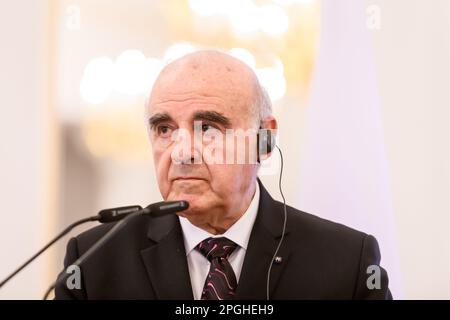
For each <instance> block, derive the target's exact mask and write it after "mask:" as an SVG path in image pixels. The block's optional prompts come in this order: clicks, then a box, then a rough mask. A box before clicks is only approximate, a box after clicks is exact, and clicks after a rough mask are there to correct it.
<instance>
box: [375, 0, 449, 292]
mask: <svg viewBox="0 0 450 320" xmlns="http://www.w3.org/2000/svg"><path fill="white" fill-rule="evenodd" d="M368 2H370V3H372V4H376V5H378V6H379V7H380V9H381V28H380V30H379V31H375V32H374V37H375V49H376V62H377V71H378V76H379V89H380V98H381V108H382V115H383V123H384V127H385V139H386V147H387V154H388V159H389V164H390V174H391V183H392V186H391V190H392V193H393V201H394V212H395V216H396V220H397V233H398V239H399V246H400V248H399V249H400V250H399V252H400V258H401V265H402V270H401V271H402V275H403V283H404V287H405V288H404V289H405V295H406V296H405V298H418V299H421V298H425V299H439V298H446V299H450V280H449V278H448V270H450V236H449V234H450V233H449V226H450V204H449V201H448V198H449V195H450V143H449V137H450V127H449V121H450V97H449V86H450V1H448V0H433V1H426V0H413V1H412V0H382V1H381V0H379V1H368Z"/></svg>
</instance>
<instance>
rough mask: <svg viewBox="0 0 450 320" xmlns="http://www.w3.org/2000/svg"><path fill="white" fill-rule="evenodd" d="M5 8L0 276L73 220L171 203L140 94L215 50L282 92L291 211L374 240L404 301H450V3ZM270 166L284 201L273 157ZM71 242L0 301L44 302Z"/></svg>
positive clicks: (20, 4)
mask: <svg viewBox="0 0 450 320" xmlns="http://www.w3.org/2000/svg"><path fill="white" fill-rule="evenodd" d="M0 5H1V10H0V39H1V41H2V44H1V51H0V70H1V72H0V99H1V100H0V101H1V111H2V114H1V117H0V146H1V147H0V151H1V166H0V178H1V181H2V183H1V185H0V194H1V199H2V202H1V203H2V206H3V207H2V210H1V223H0V261H1V263H0V279H3V278H5V277H6V276H7V275H8V274H9V273H10V272H12V271H13V270H14V269H15V268H16V267H17V266H18V265H19V264H21V263H22V262H24V261H25V260H26V259H27V258H28V257H29V256H31V255H32V254H33V253H34V252H36V251H37V250H38V249H40V248H41V247H42V246H43V245H44V244H45V243H46V242H47V241H49V240H50V239H51V238H52V237H53V236H54V235H56V234H57V233H58V232H59V231H61V230H62V229H63V228H64V227H65V226H67V225H68V224H70V223H72V222H73V221H75V220H77V219H80V218H83V217H87V216H90V215H94V214H96V213H97V212H98V211H99V210H100V209H103V208H108V207H114V206H121V205H128V204H140V205H147V204H149V203H152V202H155V201H160V200H161V199H162V198H161V196H160V194H159V190H158V186H157V184H156V180H155V175H154V167H153V160H152V157H151V146H150V144H149V142H148V140H147V132H146V129H145V125H144V103H145V99H146V97H147V96H148V94H149V92H150V91H151V87H152V84H153V81H154V79H155V77H156V76H157V74H158V72H159V70H161V68H162V67H163V66H164V65H165V64H166V63H168V62H170V61H172V60H173V59H176V58H178V57H181V56H182V55H184V54H186V53H189V52H192V51H195V50H198V49H204V48H217V49H220V50H223V51H226V52H229V53H230V54H232V55H234V56H235V57H237V58H239V59H241V60H243V61H244V62H245V63H247V64H249V65H250V66H251V67H252V68H253V69H254V70H255V72H256V74H257V76H258V78H259V80H260V82H261V83H262V84H263V86H265V87H266V89H267V90H268V92H269V95H270V97H271V99H272V101H273V104H274V114H275V116H276V117H277V119H278V121H279V126H280V130H279V137H278V144H279V145H280V147H281V148H282V150H283V154H284V165H285V167H284V170H285V171H284V174H283V191H284V193H285V196H286V200H287V203H288V204H290V205H292V206H295V207H297V208H299V209H301V210H304V211H307V212H310V213H313V214H316V215H319V216H321V217H324V218H327V219H331V220H333V221H337V222H341V223H344V224H346V225H349V226H351V227H354V228H356V229H359V230H362V231H364V232H367V233H370V234H373V235H374V236H375V237H376V238H377V239H378V241H379V244H380V250H381V254H382V261H381V264H382V265H383V266H384V267H385V268H386V269H387V270H388V274H389V276H390V287H391V290H392V292H393V295H394V298H403V299H450V280H449V279H448V276H447V270H449V269H450V236H449V235H448V226H449V225H450V216H449V215H450V205H449V204H448V200H447V199H448V196H449V190H450V150H449V143H448V137H449V136H450V129H449V128H448V121H449V119H450V110H449V107H450V98H449V95H448V86H449V83H450V79H449V78H450V61H449V58H448V57H450V2H448V1H446V0H434V1H432V2H430V1H425V0H389V1H388V0H339V1H336V0H321V1H320V0H259V1H258V0H223V1H222V0H165V1H163V0H127V1H124V0H123V1H107V0H70V1H69V0H59V1H58V0H40V1H32V0H16V1H6V0H2V1H0ZM264 169H265V170H262V172H261V179H262V181H263V183H264V184H265V185H266V186H267V188H268V189H269V191H270V193H271V194H272V196H273V197H274V198H276V199H281V196H280V194H279V190H278V178H279V176H278V174H279V158H278V154H274V155H273V156H272V158H271V159H269V160H268V163H266V165H265V168H264ZM94 225H95V224H91V225H87V226H86V227H84V228H82V227H80V228H78V229H76V230H75V231H74V232H72V233H71V235H76V234H78V233H80V232H81V231H83V230H86V229H87V228H90V227H92V226H94ZM69 237H70V236H67V237H66V238H65V239H63V240H62V241H61V242H60V243H58V244H57V245H55V246H54V247H52V249H50V250H49V251H48V252H46V253H45V254H44V255H43V256H42V257H40V258H39V260H38V261H35V262H34V263H33V264H32V265H31V266H30V267H28V268H27V269H26V270H24V271H23V272H22V273H20V274H19V275H18V276H17V277H16V278H15V279H14V280H12V281H11V282H10V283H8V284H7V285H6V286H4V287H3V288H2V289H1V290H0V298H1V299H17V298H18V299H40V298H42V295H43V293H44V292H45V290H46V289H47V287H48V286H49V285H50V284H51V282H52V281H53V280H54V279H55V277H56V275H57V274H58V273H59V272H60V271H61V270H62V268H63V265H62V261H63V258H64V251H65V244H66V242H67V240H68V239H69Z"/></svg>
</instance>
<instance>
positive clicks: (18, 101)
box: [0, 0, 49, 299]
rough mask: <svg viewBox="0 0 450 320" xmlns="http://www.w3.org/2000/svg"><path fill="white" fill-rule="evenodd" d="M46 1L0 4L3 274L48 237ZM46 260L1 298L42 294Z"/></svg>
mask: <svg viewBox="0 0 450 320" xmlns="http://www.w3.org/2000/svg"><path fill="white" fill-rule="evenodd" d="M46 21H47V2H46V1H27V0H19V1H7V2H6V1H3V2H2V3H1V5H0V39H1V42H2V44H1V50H0V70H1V71H0V108H1V109H0V110H1V116H0V154H1V160H0V161H1V165H0V181H1V183H0V198H1V205H2V210H1V213H0V221H1V224H0V261H1V262H0V278H1V279H2V280H3V278H5V277H6V276H7V275H8V274H9V273H10V272H11V271H13V269H15V268H16V267H17V266H18V265H19V264H21V263H22V262H24V261H25V260H26V259H27V258H28V257H29V256H31V254H33V253H34V252H35V251H37V249H38V248H39V247H40V246H41V245H42V243H43V241H44V240H45V236H44V233H45V231H46V228H47V226H46V223H47V221H46V219H45V215H44V210H45V209H44V208H45V207H46V206H47V204H46V203H45V202H46V200H45V192H46V184H47V182H48V179H49V177H48V176H46V175H45V169H44V168H45V163H44V162H46V161H47V156H48V154H46V151H48V149H47V147H48V145H47V141H48V140H47V139H46V132H47V129H48V125H49V123H48V122H47V117H48V115H49V112H48V110H47V104H46V102H47V101H46V99H47V97H46V95H47V65H46V61H47V59H46V54H47V53H46V48H47V43H46V42H47V38H46V36H47V29H46V27H47V25H46ZM43 262H44V261H43V260H40V261H38V262H37V263H34V264H33V265H32V266H30V267H29V268H28V269H26V270H25V271H24V272H23V273H21V274H19V275H18V276H17V278H15V279H13V280H12V281H11V282H10V283H8V284H7V285H6V286H4V287H3V288H2V289H1V290H0V298H6V299H11V298H26V299H28V298H40V297H42V294H43V290H45V289H44V287H43V283H42V281H43V280H44V279H43V277H42V276H43V275H44V274H45V272H44V267H45V264H44V263H43Z"/></svg>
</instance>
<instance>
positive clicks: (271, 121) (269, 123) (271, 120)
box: [258, 116, 278, 160]
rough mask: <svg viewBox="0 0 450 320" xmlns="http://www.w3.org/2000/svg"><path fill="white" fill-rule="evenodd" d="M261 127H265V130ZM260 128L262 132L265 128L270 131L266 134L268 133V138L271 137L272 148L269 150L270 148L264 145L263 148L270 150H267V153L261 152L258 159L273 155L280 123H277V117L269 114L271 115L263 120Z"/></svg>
mask: <svg viewBox="0 0 450 320" xmlns="http://www.w3.org/2000/svg"><path fill="white" fill-rule="evenodd" d="M261 129H263V130H261ZM260 130H261V131H260V134H262V133H263V132H262V131H265V130H268V131H270V132H269V133H265V134H267V136H268V139H270V141H269V142H270V146H271V148H270V150H267V149H268V148H267V147H265V146H263V148H265V150H266V151H269V152H266V153H264V152H261V153H260V154H259V158H258V160H265V159H267V158H269V157H270V156H271V154H272V152H273V150H274V149H275V141H276V135H277V131H278V123H277V120H276V119H275V117H273V116H269V117H267V118H265V119H263V120H261V122H260ZM259 147H260V146H258V148H259ZM258 151H259V150H258Z"/></svg>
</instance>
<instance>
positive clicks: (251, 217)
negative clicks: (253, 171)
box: [179, 183, 260, 255]
mask: <svg viewBox="0 0 450 320" xmlns="http://www.w3.org/2000/svg"><path fill="white" fill-rule="evenodd" d="M259 195H260V191H259V185H258V183H256V188H255V194H254V195H253V199H252V201H251V202H250V205H249V206H248V208H247V210H246V211H245V212H244V214H243V215H242V216H241V217H240V218H239V220H238V221H236V222H235V223H234V224H233V225H232V226H231V227H230V228H229V229H228V230H227V231H226V232H225V233H224V234H220V235H213V234H211V233H209V232H207V231H205V230H203V229H200V228H198V227H196V226H194V225H193V224H191V223H190V222H189V220H188V219H187V218H185V217H180V216H179V219H180V224H181V229H182V231H183V239H184V247H185V248H186V255H188V254H189V253H190V252H191V251H192V250H194V248H195V247H196V246H197V245H198V244H199V243H200V242H201V241H203V240H205V239H207V238H210V237H213V238H218V237H226V238H228V239H230V240H231V241H233V242H234V243H236V244H237V245H238V246H239V247H241V248H243V249H245V250H247V245H248V241H249V239H250V234H251V231H252V229H253V224H254V222H255V219H256V215H257V213H258V205H259Z"/></svg>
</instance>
